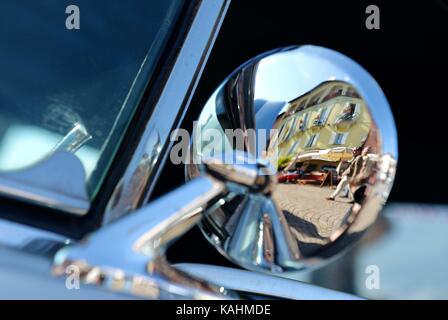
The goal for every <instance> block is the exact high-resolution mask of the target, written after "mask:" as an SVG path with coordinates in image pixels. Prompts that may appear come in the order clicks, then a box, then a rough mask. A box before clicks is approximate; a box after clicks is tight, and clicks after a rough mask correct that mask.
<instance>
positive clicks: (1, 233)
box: [0, 219, 72, 255]
mask: <svg viewBox="0 0 448 320" xmlns="http://www.w3.org/2000/svg"><path fill="white" fill-rule="evenodd" d="M37 241H39V242H40V243H41V244H43V246H42V248H43V247H44V244H45V243H58V244H60V245H61V246H62V245H68V244H70V243H71V242H72V239H70V238H67V237H64V236H61V235H59V234H56V233H53V232H50V231H46V230H42V229H39V228H34V227H30V226H27V225H23V224H20V223H16V222H12V221H7V220H3V219H0V246H3V247H7V248H13V249H17V250H20V251H30V250H27V248H29V245H30V244H31V243H36V242H37ZM32 253H35V254H38V255H44V254H45V252H42V251H34V252H32Z"/></svg>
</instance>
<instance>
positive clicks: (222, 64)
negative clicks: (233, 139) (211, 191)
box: [156, 0, 448, 264]
mask: <svg viewBox="0 0 448 320" xmlns="http://www.w3.org/2000/svg"><path fill="white" fill-rule="evenodd" d="M370 4H374V5H377V6H379V8H380V12H381V16H380V17H381V29H380V30H367V28H366V27H365V20H366V18H367V14H366V13H365V9H366V7H367V6H368V5H370ZM447 43H448V0H420V1H347V0H342V1H329V0H327V1H282V0H276V1H249V0H245V1H238V0H234V1H233V2H232V4H231V6H230V9H229V11H228V14H227V17H226V19H225V21H224V24H223V26H222V29H221V32H220V35H219V36H218V39H217V41H216V44H215V47H214V49H213V51H212V53H211V56H210V59H209V61H208V64H207V67H206V69H205V71H204V74H203V76H202V78H201V81H200V83H199V86H198V89H197V93H196V95H195V97H194V99H193V102H192V108H191V109H190V111H189V113H188V114H187V116H186V118H185V120H184V123H183V127H184V128H187V129H191V126H192V122H193V121H194V120H195V119H197V117H198V115H199V112H200V111H201V108H202V106H203V105H204V104H205V102H206V100H207V99H208V98H209V96H210V95H211V94H212V92H213V91H214V90H215V88H216V87H217V86H218V85H219V84H220V83H221V82H222V81H223V80H224V79H225V78H226V76H228V75H229V74H230V73H231V72H232V71H233V70H234V69H236V68H237V67H238V66H239V65H241V64H242V63H244V62H245V61H247V60H249V59H250V58H252V57H254V56H255V55H258V54H260V53H262V52H265V51H268V50H271V49H274V48H277V47H284V46H289V45H296V44H313V45H320V46H324V47H328V48H331V49H334V50H337V51H339V52H341V53H343V54H345V55H347V56H349V57H351V58H352V59H354V60H355V61H357V62H358V63H360V64H361V65H362V66H363V67H364V68H365V69H366V70H367V71H369V72H370V73H371V74H372V75H373V77H374V78H375V79H376V80H377V81H378V83H379V84H380V86H381V87H382V89H383V91H384V92H385V94H386V97H387V98H388V100H389V103H390V105H391V107H392V111H393V113H394V116H395V121H396V126H397V131H398V140H399V164H398V172H397V176H396V180H395V185H394V188H393V190H392V193H391V195H390V198H389V201H390V202H392V201H394V202H422V203H448V197H447V196H446V190H447V187H446V186H447V183H448V168H447V166H446V164H445V161H444V159H445V157H446V155H445V153H446V152H445V148H446V147H445V144H446V138H447V136H448V135H447V132H448V131H447V130H448V124H447V117H446V116H447V114H448V113H447V112H446V108H447V107H448V103H447V97H448V80H447V76H448V63H447V61H446V59H447V57H448V49H447ZM183 175H184V169H183V167H182V166H173V165H171V164H169V163H167V165H166V167H165V169H164V173H163V174H162V175H161V179H160V182H159V186H158V188H157V190H156V195H158V194H162V193H163V192H165V191H167V190H169V189H171V188H173V186H174V185H176V186H177V185H180V184H181V183H183V181H184V180H183ZM192 247H193V248H195V250H191V248H192ZM169 257H170V258H171V260H174V261H184V262H185V261H195V262H208V263H222V264H225V263H227V262H226V261H225V260H224V259H223V258H221V257H220V256H219V255H218V254H217V253H215V250H214V249H213V248H211V247H210V246H209V245H208V243H206V241H205V240H204V239H203V237H202V235H201V234H200V232H199V230H197V229H194V230H192V231H191V232H189V233H188V234H187V235H186V236H185V237H184V239H181V241H178V242H177V244H175V245H174V246H173V247H172V248H171V249H170V252H169ZM204 257H207V258H204Z"/></svg>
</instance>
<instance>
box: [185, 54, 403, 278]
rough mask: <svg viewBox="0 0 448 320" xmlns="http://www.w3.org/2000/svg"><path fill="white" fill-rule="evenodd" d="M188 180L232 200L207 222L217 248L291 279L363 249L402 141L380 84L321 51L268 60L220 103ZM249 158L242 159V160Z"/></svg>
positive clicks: (211, 111)
mask: <svg viewBox="0 0 448 320" xmlns="http://www.w3.org/2000/svg"><path fill="white" fill-rule="evenodd" d="M190 158H191V159H192V160H193V161H190V164H189V165H188V166H187V170H186V171H187V178H188V179H191V178H193V177H195V176H197V175H199V174H200V171H201V170H206V171H207V172H208V173H213V174H214V175H217V176H218V178H219V179H221V180H224V181H228V188H229V194H228V196H226V197H225V198H223V199H221V200H220V201H218V203H217V205H216V206H214V207H213V209H212V210H210V211H209V212H208V213H207V214H206V216H205V217H204V219H203V220H202V222H201V224H200V227H201V229H202V231H203V233H204V234H205V236H206V237H207V239H208V240H209V241H210V242H211V243H212V244H213V245H214V246H215V247H216V248H217V249H218V250H219V251H220V252H221V253H222V254H223V255H225V256H226V257H227V258H229V259H230V260H232V261H233V262H235V263H236V264H239V265H241V266H243V267H244V268H246V269H249V270H257V271H263V272H270V273H277V274H278V273H290V272H294V271H298V270H303V269H304V268H308V267H312V266H317V265H319V264H320V263H321V262H323V261H326V260H327V259H329V258H332V257H334V256H335V255H336V254H338V253H340V252H341V251H342V250H343V249H345V248H347V247H349V246H351V245H352V244H353V243H355V242H356V241H357V240H358V239H359V238H360V237H361V236H362V235H363V234H364V233H365V232H366V230H368V229H369V227H370V226H372V224H373V223H374V222H375V220H376V218H377V216H378V214H379V212H380V210H381V208H382V207H383V205H384V203H385V201H386V199H387V197H388V195H389V192H390V190H391V187H392V184H393V180H394V176H395V170H396V163H397V137H396V129H395V124H394V120H393V116H392V113H391V110H390V107H389V104H388V102H387V100H386V98H385V96H384V94H383V92H382V90H381V88H380V87H379V85H378V84H377V83H376V81H375V80H374V79H373V78H372V77H371V76H370V75H369V74H368V73H367V71H365V70H364V69H363V68H362V67H361V66H359V65H358V64H357V63H356V62H354V61H353V60H351V59H350V58H348V57H346V56H344V55H342V54H340V53H337V52H335V51H333V50H330V49H325V48H322V47H316V46H301V47H288V48H283V49H278V50H274V51H271V52H268V53H265V54H262V55H260V56H258V57H256V58H254V59H252V60H250V61H248V62H247V63H245V64H244V65H242V66H241V67H240V68H238V69H237V70H236V71H235V72H234V73H232V74H231V75H230V76H229V77H228V78H227V79H226V80H225V81H224V82H223V83H222V84H221V85H220V86H219V87H218V89H217V90H216V91H215V92H214V93H213V94H212V96H211V97H210V99H209V100H208V102H207V103H206V105H205V106H204V108H203V111H202V113H201V115H200V117H199V120H198V122H197V124H196V126H195V129H194V132H193V140H192V144H191V148H190ZM238 161H239V162H238Z"/></svg>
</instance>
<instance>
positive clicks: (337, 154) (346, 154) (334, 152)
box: [295, 147, 353, 162]
mask: <svg viewBox="0 0 448 320" xmlns="http://www.w3.org/2000/svg"><path fill="white" fill-rule="evenodd" d="M352 158H353V153H352V148H347V147H336V148H330V149H325V150H314V151H310V152H306V153H303V154H299V155H298V156H297V158H296V160H295V162H304V161H310V160H322V161H329V162H339V161H341V160H344V161H348V160H351V159H352Z"/></svg>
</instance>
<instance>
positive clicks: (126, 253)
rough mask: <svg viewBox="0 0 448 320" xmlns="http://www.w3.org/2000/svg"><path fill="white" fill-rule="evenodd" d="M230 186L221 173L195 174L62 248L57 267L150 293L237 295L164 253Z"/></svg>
mask: <svg viewBox="0 0 448 320" xmlns="http://www.w3.org/2000/svg"><path fill="white" fill-rule="evenodd" d="M225 192H226V187H225V184H223V183H221V182H219V181H218V180H216V179H213V178H211V177H207V176H204V177H200V178H198V179H195V180H194V181H191V182H189V183H187V184H185V185H184V186H182V187H180V188H179V189H177V190H175V191H173V192H171V193H169V194H168V195H166V196H164V197H162V198H160V199H159V200H156V201H154V202H153V203H151V204H150V205H148V206H147V207H145V208H142V209H139V210H137V211H136V212H133V213H132V214H130V215H128V216H126V217H123V218H122V219H120V220H118V221H115V222H113V223H110V224H108V225H107V226H105V227H103V228H102V229H100V230H98V231H97V232H95V233H93V234H92V235H91V236H90V237H88V238H87V239H84V240H83V241H82V242H81V243H79V244H76V245H72V246H67V247H66V248H63V249H61V250H60V251H59V252H58V253H57V254H56V256H55V259H54V266H53V271H54V273H55V274H56V275H58V276H64V275H65V273H66V272H65V271H66V269H67V268H68V267H70V266H75V267H76V268H79V270H81V272H80V276H81V281H82V282H83V283H84V284H91V285H97V286H100V287H102V288H105V289H107V290H112V291H117V292H123V293H125V294H130V295H133V296H139V297H142V298H148V299H168V298H184V299H223V298H233V297H236V296H235V295H234V294H233V293H231V292H229V291H227V290H226V289H224V288H222V287H220V286H215V285H212V284H209V283H207V282H205V281H203V280H201V279H198V278H195V277H192V276H189V275H187V274H185V273H183V272H181V271H179V270H177V269H175V268H174V267H172V266H170V265H169V264H168V262H167V261H166V260H165V258H164V253H165V249H166V248H167V246H168V245H169V244H170V243H171V242H172V241H173V240H174V239H176V238H177V237H178V236H180V235H181V234H183V233H184V232H186V231H187V230H189V229H190V228H191V227H193V226H194V225H196V224H197V223H198V221H199V220H200V218H201V217H202V214H203V210H204V209H205V208H209V207H210V206H212V205H214V204H215V202H216V200H217V199H219V198H220V196H221V195H222V194H224V193H225Z"/></svg>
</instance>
